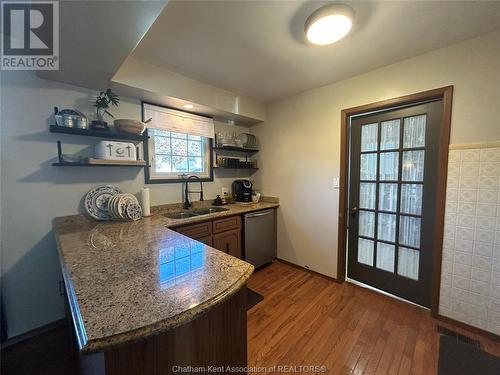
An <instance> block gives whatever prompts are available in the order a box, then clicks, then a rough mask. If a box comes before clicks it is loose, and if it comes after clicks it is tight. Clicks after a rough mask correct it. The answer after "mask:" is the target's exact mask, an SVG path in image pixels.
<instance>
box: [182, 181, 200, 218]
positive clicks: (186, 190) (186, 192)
mask: <svg viewBox="0 0 500 375" xmlns="http://www.w3.org/2000/svg"><path fill="white" fill-rule="evenodd" d="M189 180H198V181H200V191H189V188H188V185H189ZM184 184H185V185H184V204H183V205H182V207H183V208H184V209H185V210H187V209H188V208H189V207H191V206H192V204H191V202H189V193H200V201H202V200H203V182H202V181H201V179H200V178H199V177H198V176H189V177H188V178H186V181H185V182H184Z"/></svg>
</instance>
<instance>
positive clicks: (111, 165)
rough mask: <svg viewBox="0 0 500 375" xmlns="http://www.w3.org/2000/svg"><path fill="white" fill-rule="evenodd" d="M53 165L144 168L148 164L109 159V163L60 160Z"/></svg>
mask: <svg viewBox="0 0 500 375" xmlns="http://www.w3.org/2000/svg"><path fill="white" fill-rule="evenodd" d="M52 165H53V166H54V167H141V168H143V167H145V166H146V162H142V163H130V164H127V163H113V162H111V161H109V162H107V163H99V164H91V163H87V162H83V163H72V162H67V161H63V162H58V163H52Z"/></svg>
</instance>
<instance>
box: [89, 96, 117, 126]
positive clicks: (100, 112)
mask: <svg viewBox="0 0 500 375" xmlns="http://www.w3.org/2000/svg"><path fill="white" fill-rule="evenodd" d="M119 102H120V97H119V96H118V95H117V94H115V93H114V92H113V91H111V89H107V90H106V91H101V92H100V93H99V95H97V97H96V99H95V103H94V107H96V116H97V120H94V121H92V123H91V126H92V129H98V130H108V129H109V127H108V123H107V122H106V121H104V116H105V115H108V116H110V117H113V118H114V116H113V115H112V114H111V113H110V112H109V111H108V109H109V108H110V107H111V106H113V105H114V106H116V107H118V103H119Z"/></svg>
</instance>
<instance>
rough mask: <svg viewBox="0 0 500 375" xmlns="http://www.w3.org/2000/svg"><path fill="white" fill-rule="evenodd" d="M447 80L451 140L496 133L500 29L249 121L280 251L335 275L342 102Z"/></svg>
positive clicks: (284, 103) (287, 102)
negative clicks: (275, 210)
mask: <svg viewBox="0 0 500 375" xmlns="http://www.w3.org/2000/svg"><path fill="white" fill-rule="evenodd" d="M381 53H383V51H381ZM304 69H306V68H304ZM332 69H335V67H332ZM447 85H454V86H455V91H454V100H453V115H452V133H451V142H452V143H466V142H480V141H490V140H493V139H500V121H499V116H500V94H499V91H500V31H497V32H495V33H491V34H487V35H484V36H482V37H479V38H476V39H471V40H468V41H465V42H463V43H460V44H456V45H453V46H450V47H448V48H443V49H439V50H436V51H433V52H430V53H427V54H425V55H421V56H418V57H415V58H412V59H409V60H405V61H402V62H399V63H396V64H393V65H389V66H387V67H384V68H381V69H377V70H375V71H372V72H369V73H366V74H363V75H360V76H356V77H354V78H352V79H348V80H345V81H342V82H338V83H335V84H331V85H328V86H324V87H321V88H318V89H314V90H310V91H307V92H304V93H302V94H299V95H296V96H293V97H290V98H287V99H284V100H281V101H278V102H276V103H273V104H272V105H270V106H269V107H268V111H267V115H266V122H265V123H263V124H261V125H257V126H256V127H255V128H254V130H255V134H256V135H257V136H258V137H259V139H260V142H261V145H262V147H261V148H262V151H261V152H260V153H259V158H260V166H261V167H262V169H261V170H260V171H259V173H258V174H257V175H256V180H257V185H259V187H260V188H261V189H262V191H263V192H264V193H265V194H268V195H274V196H278V197H280V202H281V207H280V210H279V222H278V225H279V227H278V256H279V257H280V258H282V259H285V260H288V261H290V262H293V263H296V264H299V265H302V266H308V267H309V268H311V269H312V270H315V271H318V272H321V273H323V274H325V275H329V276H333V277H335V276H336V267H337V224H338V223H337V212H338V190H336V189H334V187H333V179H334V178H336V177H338V176H339V168H340V165H339V145H340V143H339V141H340V140H339V137H340V111H341V109H343V108H349V107H353V106H358V105H362V104H367V103H372V102H376V101H380V100H384V99H388V98H394V97H398V96H402V95H407V94H411V93H415V92H419V91H424V90H429V89H433V88H436V87H442V86H447Z"/></svg>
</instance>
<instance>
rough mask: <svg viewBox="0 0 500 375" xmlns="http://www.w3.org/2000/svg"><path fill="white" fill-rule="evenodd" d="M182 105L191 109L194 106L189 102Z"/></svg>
mask: <svg viewBox="0 0 500 375" xmlns="http://www.w3.org/2000/svg"><path fill="white" fill-rule="evenodd" d="M182 106H183V107H184V108H186V109H193V108H194V105H192V104H189V103H188V104H183V105H182Z"/></svg>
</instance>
